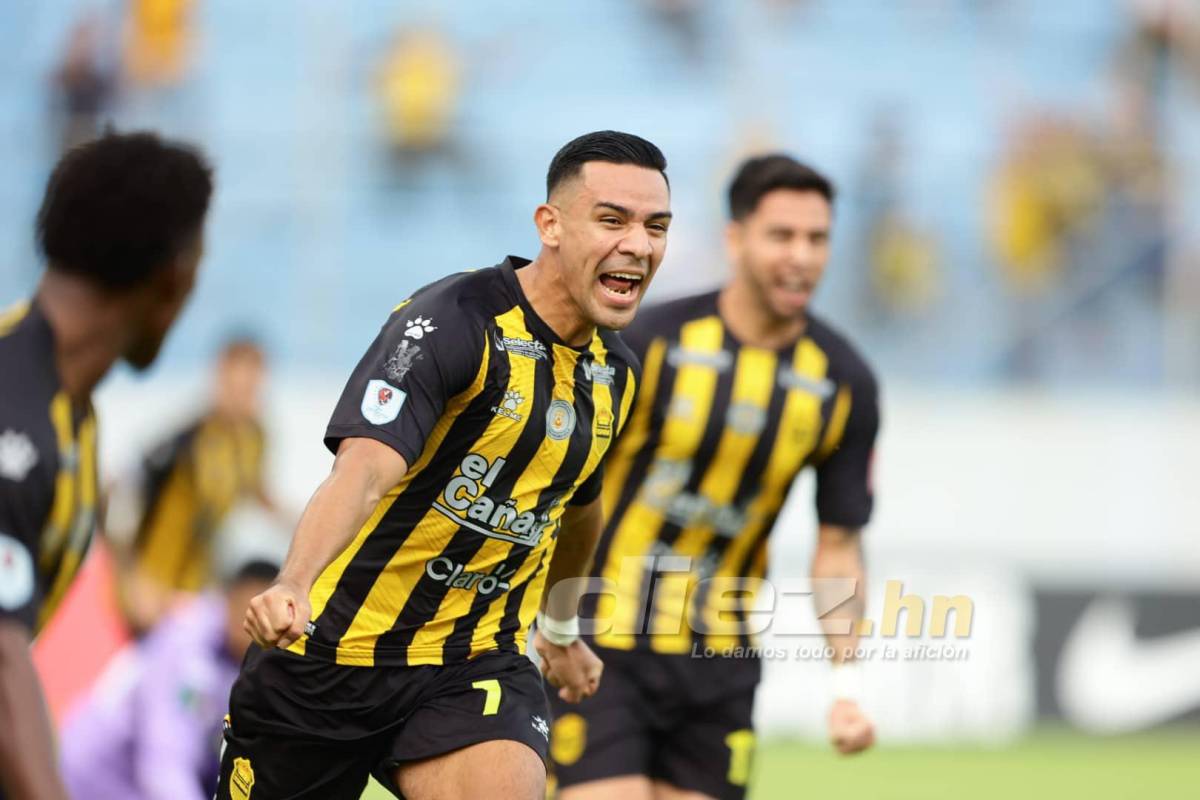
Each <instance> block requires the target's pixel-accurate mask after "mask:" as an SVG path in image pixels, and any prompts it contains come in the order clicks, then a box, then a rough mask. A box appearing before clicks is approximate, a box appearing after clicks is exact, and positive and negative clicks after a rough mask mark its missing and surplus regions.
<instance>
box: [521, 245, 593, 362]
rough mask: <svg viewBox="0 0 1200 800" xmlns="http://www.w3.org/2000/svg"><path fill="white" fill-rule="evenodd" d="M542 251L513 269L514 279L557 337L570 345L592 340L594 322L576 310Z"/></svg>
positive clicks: (555, 271) (558, 276)
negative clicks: (522, 265) (529, 260)
mask: <svg viewBox="0 0 1200 800" xmlns="http://www.w3.org/2000/svg"><path fill="white" fill-rule="evenodd" d="M544 258H545V254H544V253H543V254H542V255H539V256H538V257H537V258H535V259H534V260H533V261H532V262H531V263H529V264H527V265H525V266H524V267H522V268H521V269H519V270H517V282H518V283H519V284H521V291H522V292H524V293H525V299H526V300H527V301H528V302H529V305H531V306H533V310H534V311H535V312H537V315H538V316H539V317H541V320H542V322H544V323H546V324H547V325H549V326H550V330H552V331H554V332H555V333H556V334H557V335H558V338H560V339H562V340H563V341H564V342H566V343H567V344H569V345H571V346H572V347H579V346H580V345H585V344H587V343H588V342H590V341H591V340H592V335H593V334H594V333H595V332H596V326H595V325H592V324H591V323H590V322H588V321H587V320H586V319H584V318H583V315H582V314H580V313H579V309H578V307H577V306H576V305H575V301H574V299H572V297H571V293H570V292H569V291H568V290H567V286H566V284H565V283H563V281H562V278H561V277H560V275H561V272H560V271H559V270H556V269H551V268H549V267H548V266H547V265H546V263H545V261H544Z"/></svg>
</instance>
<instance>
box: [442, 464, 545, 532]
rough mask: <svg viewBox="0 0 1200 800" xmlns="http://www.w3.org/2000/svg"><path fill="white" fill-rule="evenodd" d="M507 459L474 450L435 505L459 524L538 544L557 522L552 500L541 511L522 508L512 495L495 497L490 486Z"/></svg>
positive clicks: (460, 466)
mask: <svg viewBox="0 0 1200 800" xmlns="http://www.w3.org/2000/svg"><path fill="white" fill-rule="evenodd" d="M504 464H505V460H504V459H503V458H499V457H498V458H496V460H495V461H490V462H489V461H488V460H487V458H485V457H484V456H481V455H479V454H478V453H470V454H468V455H467V456H466V457H465V458H463V460H462V462H461V463H460V464H459V466H458V469H459V472H460V473H461V474H459V475H456V476H455V477H453V478H451V479H450V481H449V482H448V483H447V484H446V487H445V488H444V489H443V490H442V494H441V497H440V499H439V500H438V501H435V502H434V504H433V507H434V508H435V509H437V510H438V511H440V512H441V513H442V514H444V515H446V516H447V517H449V518H450V519H452V520H454V521H455V522H456V523H458V524H459V525H462V526H464V527H467V528H470V529H471V530H474V531H477V532H479V533H482V534H483V535H484V536H487V537H489V538H492V539H502V540H504V541H506V542H512V543H514V544H522V545H526V546H529V547H534V546H536V545H537V543H538V542H540V541H541V540H542V534H543V533H544V532H545V530H546V529H547V528H549V527H551V526H553V525H554V523H553V522H552V521H551V519H550V510H551V509H553V508H554V507H555V506H556V505H558V502H559V501H558V500H555V501H554V502H552V503H551V504H550V505H549V506H548V507H547V508H546V510H545V511H543V512H542V513H541V514H535V513H534V512H533V511H518V510H517V501H516V499H515V498H512V497H509V498H506V499H504V500H493V499H492V498H490V497H488V496H487V490H488V489H490V488H491V487H492V485H493V484H494V483H495V482H496V478H497V477H498V476H499V475H500V471H501V470H502V469H504Z"/></svg>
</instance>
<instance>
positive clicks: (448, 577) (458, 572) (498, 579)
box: [425, 556, 517, 597]
mask: <svg viewBox="0 0 1200 800" xmlns="http://www.w3.org/2000/svg"><path fill="white" fill-rule="evenodd" d="M425 574H426V575H428V576H429V577H431V578H433V579H434V580H435V581H437V582H438V583H439V584H441V585H443V586H447V587H449V588H451V589H466V590H467V591H468V592H469V591H476V592H479V594H481V595H483V596H484V597H487V596H488V595H490V594H492V593H494V592H496V591H501V592H507V591H508V590H509V588H510V587H509V584H508V580H509V578H511V577H512V576H513V575H516V574H517V568H516V567H513V568H512V569H504V564H503V563H500V564H497V565H496V566H494V567H492V571H491V572H471V571H469V570H467V568H466V565H464V564H459V563H458V562H456V561H454V560H452V559H449V558H446V557H445V556H438V557H437V558H431V559H430V560H428V561H426V562H425Z"/></svg>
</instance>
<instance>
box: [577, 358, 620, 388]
mask: <svg viewBox="0 0 1200 800" xmlns="http://www.w3.org/2000/svg"><path fill="white" fill-rule="evenodd" d="M616 372H617V370H616V368H614V367H610V366H608V365H607V364H595V363H593V362H592V360H591V359H590V358H589V359H584V361H583V374H584V375H586V376H587V379H588V380H589V381H591V382H592V383H595V384H599V385H600V386H612V382H613V375H615V374H616Z"/></svg>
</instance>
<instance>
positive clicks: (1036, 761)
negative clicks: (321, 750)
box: [363, 728, 1200, 800]
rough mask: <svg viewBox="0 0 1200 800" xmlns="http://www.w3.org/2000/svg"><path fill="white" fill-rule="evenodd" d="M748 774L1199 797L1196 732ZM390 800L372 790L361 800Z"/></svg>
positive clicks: (899, 787)
mask: <svg viewBox="0 0 1200 800" xmlns="http://www.w3.org/2000/svg"><path fill="white" fill-rule="evenodd" d="M755 772H756V777H755V782H754V784H753V790H752V791H751V793H750V798H751V800H804V799H805V798H812V799H813V800H876V799H877V798H878V799H879V800H951V799H953V800H962V798H969V800H1041V798H1047V800H1074V798H1086V800H1160V798H1161V799H1162V800H1166V799H1168V798H1169V799H1170V800H1175V798H1179V799H1180V800H1184V799H1185V798H1200V729H1195V728H1191V729H1179V730H1166V731H1163V732H1156V733H1153V734H1141V735H1136V736H1119V737H1111V738H1091V737H1084V736H1080V735H1078V734H1073V733H1068V732H1059V731H1050V730H1047V731H1042V732H1039V733H1037V734H1035V735H1033V736H1031V737H1029V738H1028V739H1025V740H1024V741H1022V742H1020V743H1018V744H1015V745H1012V746H1009V747H1002V748H995V749H986V748H977V747H972V748H968V747H946V748H930V747H880V748H878V749H876V750H875V751H873V752H871V753H868V754H866V755H863V756H859V757H856V758H848V759H847V758H839V757H837V756H835V755H834V754H833V753H832V752H830V751H829V750H827V749H824V748H822V747H819V746H817V745H813V744H809V743H796V742H784V741H773V742H767V743H764V744H763V746H762V747H761V748H760V749H759V752H758V756H757V759H756V763H755ZM390 797H391V795H390V794H388V793H387V792H386V791H384V790H383V789H381V788H380V787H378V786H374V785H372V786H371V787H370V788H369V789H368V791H367V793H366V794H364V795H363V798H364V800H386V799H387V798H390ZM497 800H499V799H497Z"/></svg>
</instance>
